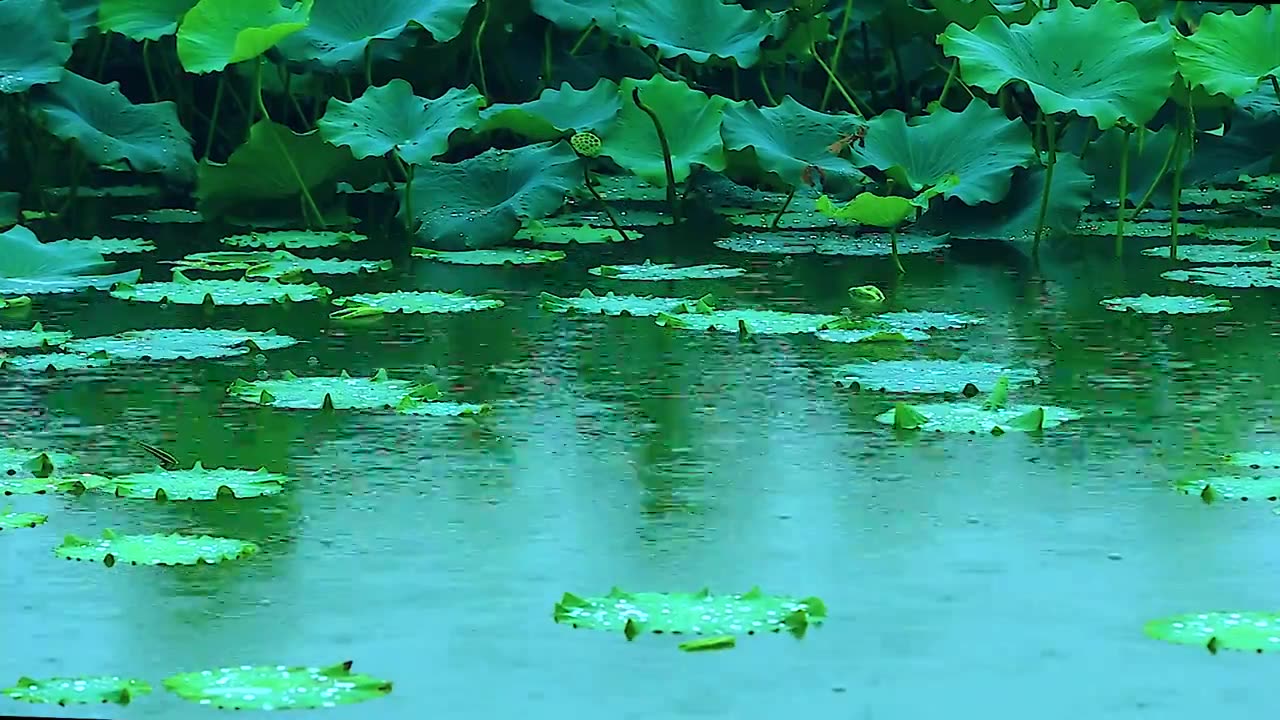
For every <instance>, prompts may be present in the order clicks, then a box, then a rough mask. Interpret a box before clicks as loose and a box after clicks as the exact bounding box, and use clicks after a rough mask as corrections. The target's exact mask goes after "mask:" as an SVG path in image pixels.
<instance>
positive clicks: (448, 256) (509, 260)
mask: <svg viewBox="0 0 1280 720" xmlns="http://www.w3.org/2000/svg"><path fill="white" fill-rule="evenodd" d="M412 254H413V256H414V257H419V258H426V259H427V260H434V261H436V262H442V263H450V264H453V265H541V264H543V263H550V262H559V261H560V260H564V259H565V257H566V255H565V254H564V253H563V252H561V251H560V250H527V249H524V248H493V249H491V250H460V251H456V252H445V251H442V250H432V249H430V248H420V247H416V248H413V250H412Z"/></svg>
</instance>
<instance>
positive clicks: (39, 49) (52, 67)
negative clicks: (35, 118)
mask: <svg viewBox="0 0 1280 720" xmlns="http://www.w3.org/2000/svg"><path fill="white" fill-rule="evenodd" d="M0 27H4V28H10V29H12V30H14V31H15V32H12V33H11V34H10V35H9V37H8V41H7V42H6V43H5V45H4V51H3V52H0V93H3V94H6V95H14V94H17V93H22V92H26V91H27V90H30V89H31V88H32V87H35V86H36V85H44V84H45V83H51V82H57V81H58V80H60V79H61V78H62V76H63V73H64V70H63V69H62V66H63V65H64V64H65V63H66V62H67V60H69V59H70V58H71V43H70V42H68V41H69V40H70V39H71V38H70V32H71V29H70V26H69V24H68V22H67V17H66V15H64V14H63V12H62V9H61V8H60V7H58V3H56V2H54V1H53V0H4V2H0Z"/></svg>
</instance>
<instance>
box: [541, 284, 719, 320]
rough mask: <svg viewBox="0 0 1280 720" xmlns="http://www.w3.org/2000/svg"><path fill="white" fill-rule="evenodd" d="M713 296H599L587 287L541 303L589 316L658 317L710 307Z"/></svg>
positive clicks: (544, 297) (545, 296) (549, 296)
mask: <svg viewBox="0 0 1280 720" xmlns="http://www.w3.org/2000/svg"><path fill="white" fill-rule="evenodd" d="M712 301H713V299H712V298H711V296H709V295H708V296H704V297H702V298H701V299H695V298H672V297H653V296H651V295H650V296H643V297H642V296H640V295H614V294H613V293H605V294H604V295H596V294H594V293H592V292H591V291H590V290H583V291H582V294H581V295H579V296H577V297H571V298H562V297H558V296H556V295H552V294H551V293H545V292H544V293H542V295H540V296H539V303H538V306H539V307H541V308H542V309H543V310H550V311H551V312H558V313H570V312H573V313H584V314H587V315H629V316H632V317H656V316H658V315H661V314H663V313H676V312H681V311H683V310H685V309H692V308H695V307H701V308H702V309H706V310H710V308H711V303H712Z"/></svg>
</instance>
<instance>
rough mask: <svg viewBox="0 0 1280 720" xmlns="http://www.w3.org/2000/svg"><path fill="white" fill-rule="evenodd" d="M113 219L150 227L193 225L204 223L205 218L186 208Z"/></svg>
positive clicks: (151, 211)
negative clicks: (144, 224)
mask: <svg viewBox="0 0 1280 720" xmlns="http://www.w3.org/2000/svg"><path fill="white" fill-rule="evenodd" d="M111 219H113V220H120V221H122V222H136V223H146V224H148V225H168V224H193V223H202V222H204V216H203V215H201V214H200V212H199V211H197V210H187V209H184V208H160V209H158V210H146V211H144V212H140V213H122V214H120V215H112V216H111Z"/></svg>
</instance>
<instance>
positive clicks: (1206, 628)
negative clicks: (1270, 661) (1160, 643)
mask: <svg viewBox="0 0 1280 720" xmlns="http://www.w3.org/2000/svg"><path fill="white" fill-rule="evenodd" d="M1142 630H1143V632H1145V633H1146V634H1147V635H1148V636H1149V637H1152V638H1155V639H1156V640H1164V641H1166V642H1171V643H1178V644H1179V645H1198V646H1200V647H1204V648H1208V649H1209V651H1210V652H1214V653H1216V652H1217V651H1218V650H1243V651H1249V652H1256V653H1261V652H1271V651H1275V650H1277V649H1280V614H1277V613H1274V612H1252V611H1242V612H1225V611H1224V612H1200V613H1186V614H1183V615H1174V616H1172V617H1167V618H1161V619H1159V620H1152V621H1151V622H1148V623H1147V624H1145V625H1143V627H1142Z"/></svg>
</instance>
